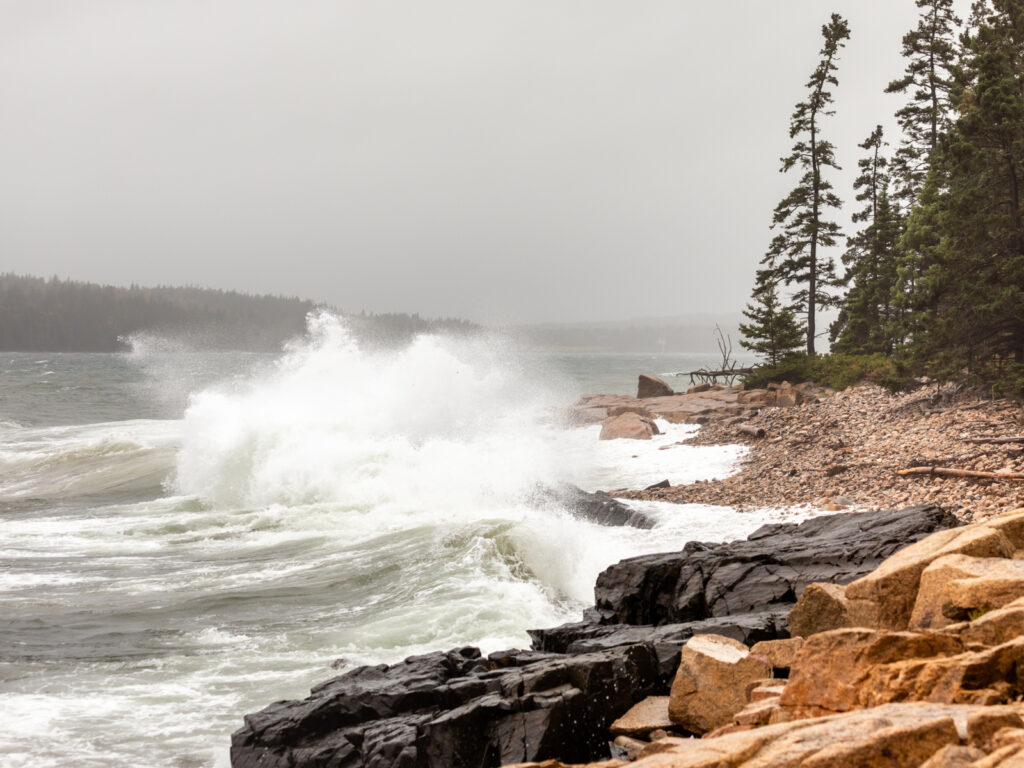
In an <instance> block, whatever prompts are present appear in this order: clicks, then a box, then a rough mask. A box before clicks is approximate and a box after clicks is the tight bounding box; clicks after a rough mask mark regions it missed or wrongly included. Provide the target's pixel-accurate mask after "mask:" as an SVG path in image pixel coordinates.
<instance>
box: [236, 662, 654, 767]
mask: <svg viewBox="0 0 1024 768" xmlns="http://www.w3.org/2000/svg"><path fill="white" fill-rule="evenodd" d="M660 687H661V681H660V678H659V676H658V674H657V669H656V662H655V658H654V653H653V650H652V649H651V647H650V646H649V645H643V644H641V645H632V646H629V647H626V648H618V649H615V650H613V651H607V652H602V653H595V654H580V655H562V654H557V655H556V654H547V653H538V652H535V651H504V652H499V653H494V654H491V655H490V656H488V657H487V658H483V657H481V656H480V652H479V651H478V650H477V649H475V648H464V649H460V650H454V651H449V652H447V653H440V652H439V653H431V654H426V655H424V656H416V657H412V658H410V659H407V660H406V661H403V662H401V663H399V664H393V665H390V666H385V665H380V666H374V667H361V668H359V669H355V670H352V671H351V672H348V673H346V674H344V675H342V676H340V677H337V678H335V679H333V680H330V681H328V682H326V683H323V684H322V685H319V686H317V687H316V688H314V689H313V691H312V692H311V695H310V696H309V698H307V699H304V700H302V701H283V702H277V703H275V704H271V705H270V706H269V707H267V708H266V709H264V710H262V711H261V712H257V713H256V714H252V715H247V716H246V718H245V727H243V728H242V729H241V730H239V731H237V732H236V733H235V734H234V735H233V736H232V746H231V764H232V766H234V768H298V767H299V766H308V767H309V768H349V767H350V766H351V767H352V768H356V767H357V766H358V767H359V768H413V767H414V766H437V768H441V766H448V767H449V768H456V767H457V766H498V765H501V764H502V763H508V762H513V761H522V760H535V759H541V758H544V757H550V756H552V755H562V756H564V757H565V758H566V759H570V760H576V761H588V760H595V759H598V758H601V757H604V756H607V753H608V746H607V743H608V729H609V727H610V726H611V723H612V722H613V721H614V720H615V719H616V718H617V717H619V716H621V715H623V714H624V713H626V712H627V711H628V710H629V709H630V708H631V707H632V706H633V705H634V704H636V703H637V702H638V701H640V700H642V699H643V698H645V697H646V696H648V695H649V694H651V693H653V692H654V691H655V690H657V689H659V688H660Z"/></svg>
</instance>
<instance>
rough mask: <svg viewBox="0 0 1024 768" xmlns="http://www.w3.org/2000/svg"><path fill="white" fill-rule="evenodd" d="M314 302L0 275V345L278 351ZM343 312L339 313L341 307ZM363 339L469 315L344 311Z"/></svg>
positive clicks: (395, 339)
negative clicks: (144, 338)
mask: <svg viewBox="0 0 1024 768" xmlns="http://www.w3.org/2000/svg"><path fill="white" fill-rule="evenodd" d="M320 308H325V309H331V308H330V307H320V306H319V305H316V304H314V303H313V302H311V301H304V300H300V299H296V298H286V297H281V296H252V295H249V294H244V293H237V292H235V291H222V290H214V289H209V288H194V287H184V288H179V287H157V288H143V287H139V286H137V285H133V286H131V287H128V288H120V287H115V286H111V285H97V284H95V283H84V282H78V281H74V280H61V279H59V278H57V277H53V278H50V279H43V278H39V277H27V276H22V275H13V274H3V275H0V350H5V351H26V352H29V351H30V352H115V351H119V350H123V349H125V348H126V346H127V343H128V342H127V340H128V338H129V337H130V336H132V335H133V334H136V333H140V332H150V333H157V334H170V335H183V336H187V337H188V338H189V339H190V340H191V341H192V342H193V343H194V344H196V345H198V346H201V347H203V348H207V349H246V350H256V351H268V352H273V351H278V350H280V349H281V345H282V344H283V343H284V342H285V341H287V340H288V339H291V338H294V337H296V336H301V335H302V334H303V333H305V330H306V316H307V315H308V314H309V313H310V312H313V311H316V310H318V309H320ZM339 314H341V313H339ZM345 317H346V320H347V322H348V324H349V326H350V328H352V329H353V331H354V332H355V333H356V334H357V335H358V336H360V337H361V338H362V339H364V340H367V341H370V342H374V343H382V344H390V343H399V342H402V341H406V340H408V339H409V338H411V337H412V336H414V335H415V334H418V333H429V332H435V331H445V332H456V333H468V332H471V331H474V330H476V329H477V326H476V325H474V324H473V323H470V322H468V321H465V320H451V319H441V320H428V319H425V318H421V317H420V316H419V315H408V314H400V313H396V314H367V313H365V312H360V313H359V314H349V315H346V316H345Z"/></svg>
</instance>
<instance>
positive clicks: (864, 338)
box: [831, 125, 902, 352]
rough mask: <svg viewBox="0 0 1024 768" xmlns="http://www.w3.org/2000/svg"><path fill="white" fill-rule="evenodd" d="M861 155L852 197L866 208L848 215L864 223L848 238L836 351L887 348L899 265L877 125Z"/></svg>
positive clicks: (897, 222)
mask: <svg viewBox="0 0 1024 768" xmlns="http://www.w3.org/2000/svg"><path fill="white" fill-rule="evenodd" d="M859 146H860V148H861V149H865V150H867V152H868V154H867V156H866V157H863V158H861V159H860V160H858V161H857V165H858V167H859V168H860V175H859V176H858V177H857V179H856V180H855V181H854V185H853V186H854V190H855V191H856V192H857V196H856V199H857V200H858V201H860V202H863V203H864V204H865V207H864V208H863V209H861V210H860V211H857V212H856V213H854V214H853V221H854V222H857V223H863V224H864V227H863V228H862V229H861V230H860V231H859V232H857V234H855V235H854V236H853V237H851V238H850V239H849V240H848V247H847V250H846V253H845V254H843V264H844V265H845V266H846V274H845V275H844V277H843V280H842V282H843V284H844V285H846V286H848V287H849V290H848V292H847V294H846V296H845V297H844V298H843V301H842V309H841V311H840V314H839V319H838V320H837V321H836V322H835V323H833V325H832V329H831V336H832V341H833V342H834V349H836V350H837V351H841V352H892V350H893V347H894V346H895V342H894V339H893V333H894V332H895V331H894V329H893V321H894V319H895V315H894V291H895V288H896V285H897V282H898V269H899V266H900V251H899V239H900V235H901V234H902V222H901V219H900V215H899V211H898V209H897V207H896V206H894V205H893V203H892V200H891V199H890V195H889V163H888V160H887V159H886V157H885V156H884V155H883V154H882V148H883V147H884V146H886V142H885V140H884V133H883V130H882V126H880V125H879V126H877V127H876V128H875V130H874V131H872V132H871V135H870V136H868V138H867V139H865V140H864V142H863V143H861V144H860V145H859Z"/></svg>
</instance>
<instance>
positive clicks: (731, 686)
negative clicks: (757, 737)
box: [668, 635, 772, 733]
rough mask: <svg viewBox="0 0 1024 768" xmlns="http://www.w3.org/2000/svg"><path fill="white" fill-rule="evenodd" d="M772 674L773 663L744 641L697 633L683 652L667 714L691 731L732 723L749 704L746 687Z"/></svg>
mask: <svg viewBox="0 0 1024 768" xmlns="http://www.w3.org/2000/svg"><path fill="white" fill-rule="evenodd" d="M771 676H772V667H771V664H770V663H769V662H768V660H767V659H765V658H764V657H763V656H757V655H755V654H752V653H751V652H750V649H749V648H747V646H745V645H744V644H743V643H741V642H739V641H737V640H733V639H732V638H729V637H723V636H721V635H694V636H693V637H691V638H690V639H689V640H687V641H686V644H685V645H684V646H683V649H682V651H681V653H680V660H679V669H678V670H677V671H676V676H675V680H674V681H673V683H672V692H671V694H670V695H669V704H668V716H669V718H670V719H671V720H672V722H673V723H675V724H676V725H679V726H681V727H683V728H685V729H686V730H687V731H690V732H692V733H707V732H708V731H711V730H714V729H715V728H718V727H719V726H723V725H726V724H728V723H730V722H732V718H733V715H735V714H736V713H737V712H739V711H740V710H741V709H743V708H744V707H745V706H746V705H747V690H748V688H749V687H750V684H751V683H755V682H758V681H761V680H764V679H765V678H769V677H771Z"/></svg>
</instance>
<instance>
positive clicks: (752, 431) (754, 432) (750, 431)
mask: <svg viewBox="0 0 1024 768" xmlns="http://www.w3.org/2000/svg"><path fill="white" fill-rule="evenodd" d="M736 431H737V432H742V433H743V434H744V435H750V436H751V437H764V435H765V432H764V428H763V427H754V426H751V425H750V424H737V425H736Z"/></svg>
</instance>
